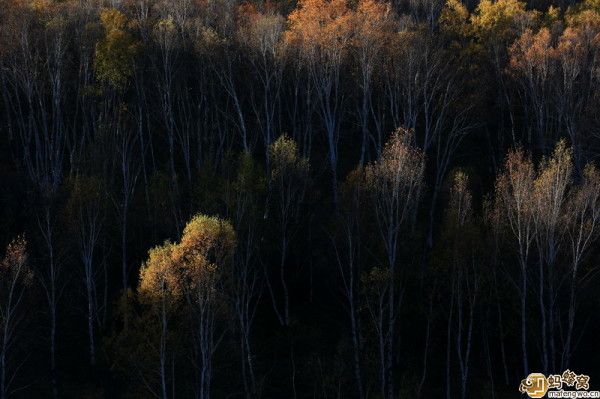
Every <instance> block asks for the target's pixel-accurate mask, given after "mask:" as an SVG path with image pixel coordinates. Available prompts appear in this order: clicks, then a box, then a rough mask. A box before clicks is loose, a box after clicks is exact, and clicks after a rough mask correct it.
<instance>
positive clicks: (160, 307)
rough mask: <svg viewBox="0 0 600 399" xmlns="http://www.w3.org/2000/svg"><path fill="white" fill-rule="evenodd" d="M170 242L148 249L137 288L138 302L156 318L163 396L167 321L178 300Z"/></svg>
mask: <svg viewBox="0 0 600 399" xmlns="http://www.w3.org/2000/svg"><path fill="white" fill-rule="evenodd" d="M173 248H174V244H172V243H170V242H165V243H164V244H163V245H161V246H157V247H155V248H153V249H151V250H150V251H149V252H148V260H147V261H146V262H145V263H144V264H143V265H142V268H141V269H140V287H139V290H138V293H139V296H140V300H141V302H142V303H147V304H149V305H150V306H151V311H152V313H153V314H155V315H156V317H157V318H158V320H159V325H160V335H159V336H160V339H159V345H158V352H159V367H158V375H159V387H160V391H159V392H160V398H161V399H167V398H168V397H169V396H168V394H167V392H168V378H169V377H168V375H169V370H168V369H167V367H168V364H167V362H168V361H169V353H168V348H167V339H168V332H169V320H170V318H171V317H172V316H173V313H174V312H175V311H176V310H177V305H178V302H179V301H180V299H181V295H182V293H181V283H182V282H181V280H180V276H179V275H178V273H177V269H176V265H175V264H174V262H173Z"/></svg>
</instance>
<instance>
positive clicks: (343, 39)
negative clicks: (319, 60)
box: [286, 0, 353, 55]
mask: <svg viewBox="0 0 600 399" xmlns="http://www.w3.org/2000/svg"><path fill="white" fill-rule="evenodd" d="M352 19H353V14H352V12H351V10H350V8H349V7H348V5H347V3H346V0H301V1H300V2H299V3H298V8H296V9H295V10H294V11H293V12H292V13H291V14H290V15H289V17H288V24H289V29H288V31H287V32H286V41H287V42H288V43H290V44H293V45H296V46H298V47H299V48H300V49H302V50H303V54H305V55H310V54H311V53H313V52H314V51H323V52H325V53H328V52H339V51H342V50H344V49H345V48H346V47H347V45H348V43H349V40H350V36H351V33H352Z"/></svg>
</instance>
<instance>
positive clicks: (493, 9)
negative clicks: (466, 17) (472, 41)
mask: <svg viewBox="0 0 600 399" xmlns="http://www.w3.org/2000/svg"><path fill="white" fill-rule="evenodd" d="M525 6H526V4H525V2H522V1H518V0H496V1H492V0H482V1H481V2H480V3H479V5H478V6H477V9H476V11H475V14H474V15H473V16H472V17H471V21H472V23H473V26H474V29H475V32H476V34H477V36H479V38H480V39H481V40H483V41H491V42H500V43H502V42H508V41H510V40H511V38H512V37H514V36H515V35H518V34H519V32H520V30H521V28H522V27H526V26H530V25H531V24H532V22H533V21H534V19H535V18H536V16H537V14H536V12H534V11H527V10H526V9H525Z"/></svg>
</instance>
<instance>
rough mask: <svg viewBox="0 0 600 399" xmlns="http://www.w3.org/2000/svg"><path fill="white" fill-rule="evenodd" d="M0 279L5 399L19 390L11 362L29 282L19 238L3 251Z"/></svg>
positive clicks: (0, 385)
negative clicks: (15, 383)
mask: <svg viewBox="0 0 600 399" xmlns="http://www.w3.org/2000/svg"><path fill="white" fill-rule="evenodd" d="M0 275H1V276H2V279H1V284H0V328H1V333H0V336H1V339H2V342H1V346H0V397H1V398H2V399H6V398H8V397H9V396H11V393H13V392H14V391H15V390H16V389H18V388H19V387H15V386H14V380H15V376H16V374H17V372H18V371H19V368H20V364H21V361H16V359H15V355H16V353H15V344H16V342H17V340H18V338H19V328H20V327H21V324H22V322H23V318H24V314H23V312H24V311H25V309H24V308H23V302H24V300H25V295H26V292H27V289H28V287H29V286H30V284H31V280H32V273H31V271H30V270H29V267H28V259H27V241H26V240H25V239H24V238H23V237H17V238H16V239H14V240H13V241H11V242H10V243H9V244H8V246H7V247H6V253H5V255H4V258H3V259H2V262H1V263H0Z"/></svg>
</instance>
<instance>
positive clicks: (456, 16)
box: [440, 0, 471, 38]
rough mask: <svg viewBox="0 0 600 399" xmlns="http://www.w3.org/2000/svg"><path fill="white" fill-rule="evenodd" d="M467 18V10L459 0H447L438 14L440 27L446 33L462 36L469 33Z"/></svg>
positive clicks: (468, 16) (468, 15)
mask: <svg viewBox="0 0 600 399" xmlns="http://www.w3.org/2000/svg"><path fill="white" fill-rule="evenodd" d="M469 18H470V14H469V10H467V7H465V5H464V4H463V3H462V2H461V1H460V0H447V1H446V4H444V8H443V9H442V14H441V15H440V27H441V29H442V30H443V31H444V32H445V33H446V34H449V35H451V36H458V37H460V38H464V37H467V36H469V35H470V34H471V25H470V24H469Z"/></svg>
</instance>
